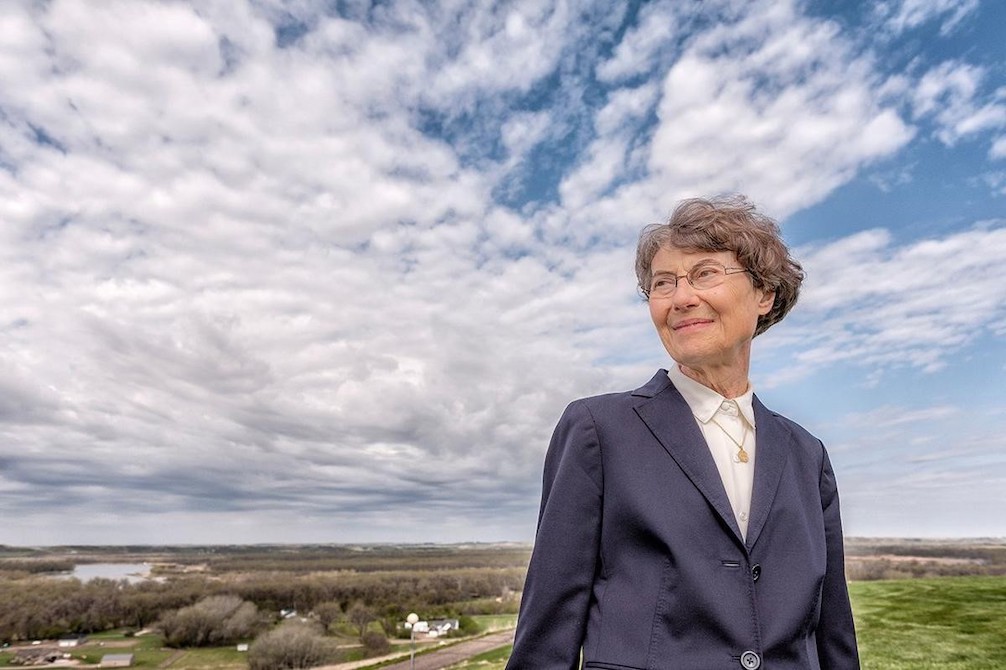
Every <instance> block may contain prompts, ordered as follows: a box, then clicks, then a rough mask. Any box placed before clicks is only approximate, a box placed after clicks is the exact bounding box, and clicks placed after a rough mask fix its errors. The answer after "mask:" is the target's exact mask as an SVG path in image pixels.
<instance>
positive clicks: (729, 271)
mask: <svg viewBox="0 0 1006 670" xmlns="http://www.w3.org/2000/svg"><path fill="white" fill-rule="evenodd" d="M710 265H712V266H719V267H721V268H723V281H726V278H727V277H729V276H730V275H736V274H740V273H741V272H747V273H748V274H751V275H752V276H753V274H754V273H752V272H751V270H749V269H747V268H740V267H727V266H725V265H723V264H722V263H720V262H718V261H713V260H708V261H700V262H698V263H696V264H695V265H693V266H692V267H691V268H690V269H689V270H688V272H686V273H685V274H683V275H675V274H670V273H661V278H663V279H670V278H671V277H673V278H674V290H672V291H671V292H670V293H668V294H667V295H666V296H658V298H659V297H665V298H670V297H671V296H672V295H674V291H677V290H678V283H679V282H680V281H681V278H682V277H684V278H685V279H686V280H687V281H688V285H689V286H691V287H692V288H693V289H695V290H696V291H707V290H709V289H711V288H716V287H717V286H720V285H722V284H723V281H721V282H719V283H718V284H713V285H712V286H706V287H701V288H700V287H698V286H696V285H695V283H694V282H692V278H691V277H690V276H689V275H691V274H692V271H693V270H695V268H701V267H708V266H710ZM652 285H653V277H651V278H650V286H651V288H648V289H646V288H643V287H642V286H640V287H639V288H640V290H641V291H642V292H643V295H645V296H646V299H647V300H649V299H650V294H651V293H652V292H653V289H652Z"/></svg>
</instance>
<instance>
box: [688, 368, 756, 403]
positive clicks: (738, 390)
mask: <svg viewBox="0 0 1006 670" xmlns="http://www.w3.org/2000/svg"><path fill="white" fill-rule="evenodd" d="M678 368H679V369H680V370H681V372H682V373H684V375H685V376H686V377H688V378H689V379H693V380H695V381H697V382H698V383H700V384H702V385H703V386H707V387H709V388H711V389H712V390H714V391H716V392H717V393H719V394H720V395H721V396H723V397H724V398H736V397H738V396H742V395H744V394H745V393H747V390H748V387H749V386H750V384H749V383H748V375H747V370H746V369H745V370H738V369H736V368H734V369H730V370H697V369H695V368H690V367H688V366H687V365H681V364H679V365H678Z"/></svg>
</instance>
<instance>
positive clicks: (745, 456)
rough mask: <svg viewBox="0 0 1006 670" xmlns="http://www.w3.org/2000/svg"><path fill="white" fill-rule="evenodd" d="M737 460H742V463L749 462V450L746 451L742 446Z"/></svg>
mask: <svg viewBox="0 0 1006 670" xmlns="http://www.w3.org/2000/svg"><path fill="white" fill-rule="evenodd" d="M737 460H738V461H740V462H741V463H747V462H748V452H746V451H744V449H743V448H742V449H741V450H740V451H738V452H737Z"/></svg>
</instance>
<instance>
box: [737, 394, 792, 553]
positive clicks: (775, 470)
mask: <svg viewBox="0 0 1006 670" xmlns="http://www.w3.org/2000/svg"><path fill="white" fill-rule="evenodd" d="M753 404H754V415H755V426H756V430H755V444H756V446H755V473H754V487H753V489H752V492H751V520H750V521H749V522H748V535H747V546H748V547H754V545H755V542H757V541H758V536H759V535H760V534H761V531H762V529H763V528H764V527H765V522H766V521H767V520H768V515H769V511H771V509H772V502H773V501H774V500H775V495H776V492H777V491H778V490H779V482H780V481H781V480H782V473H783V469H784V468H785V466H786V461H787V460H788V459H789V452H790V442H791V439H792V438H791V436H790V433H789V431H788V430H786V428H785V427H784V426H783V424H782V422H781V421H780V420H779V418H778V417H777V416H776V415H775V414H774V413H772V412H771V411H769V410H768V409H766V408H765V405H763V404H761V401H760V400H758V397H757V396H756V397H755V398H754V403H753Z"/></svg>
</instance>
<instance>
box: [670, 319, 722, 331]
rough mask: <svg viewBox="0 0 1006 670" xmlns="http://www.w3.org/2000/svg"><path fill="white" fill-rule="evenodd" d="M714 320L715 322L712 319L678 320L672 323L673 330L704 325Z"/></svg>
mask: <svg viewBox="0 0 1006 670" xmlns="http://www.w3.org/2000/svg"><path fill="white" fill-rule="evenodd" d="M712 322H713V320H712V319H684V320H682V321H678V322H677V323H675V324H672V325H671V330H674V331H679V330H685V329H688V328H692V327H695V326H702V325H705V324H707V323H712Z"/></svg>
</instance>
